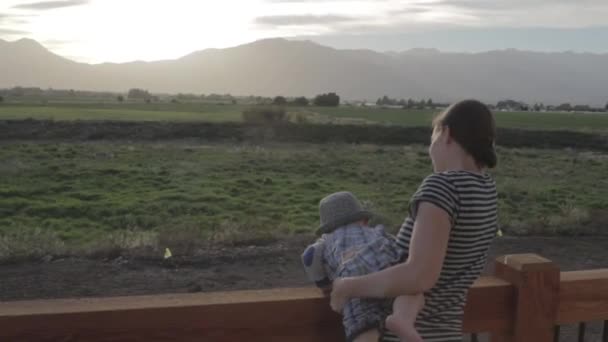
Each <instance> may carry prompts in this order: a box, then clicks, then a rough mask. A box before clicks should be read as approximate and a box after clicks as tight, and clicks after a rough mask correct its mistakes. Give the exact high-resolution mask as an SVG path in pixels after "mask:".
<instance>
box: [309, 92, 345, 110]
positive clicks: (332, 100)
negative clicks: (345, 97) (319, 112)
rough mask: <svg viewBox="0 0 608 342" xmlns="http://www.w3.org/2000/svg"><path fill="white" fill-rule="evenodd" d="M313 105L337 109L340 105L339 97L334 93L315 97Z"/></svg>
mask: <svg viewBox="0 0 608 342" xmlns="http://www.w3.org/2000/svg"><path fill="white" fill-rule="evenodd" d="M314 104H315V106H326V107H337V106H338V105H340V96H338V95H337V94H336V93H328V94H321V95H317V97H315V101H314Z"/></svg>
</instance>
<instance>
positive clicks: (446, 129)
mask: <svg viewBox="0 0 608 342" xmlns="http://www.w3.org/2000/svg"><path fill="white" fill-rule="evenodd" d="M441 135H442V137H441V139H444V140H443V142H445V143H446V144H451V143H452V141H454V139H452V135H451V134H450V127H448V126H445V127H444V128H443V131H442V132H441Z"/></svg>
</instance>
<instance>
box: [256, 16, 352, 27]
mask: <svg viewBox="0 0 608 342" xmlns="http://www.w3.org/2000/svg"><path fill="white" fill-rule="evenodd" d="M355 20H356V19H355V18H352V17H347V16H341V15H274V16H263V17H257V18H256V19H255V21H256V23H257V24H260V25H270V26H307V25H333V24H340V23H345V22H352V21H355Z"/></svg>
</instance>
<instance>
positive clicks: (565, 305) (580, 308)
mask: <svg viewBox="0 0 608 342" xmlns="http://www.w3.org/2000/svg"><path fill="white" fill-rule="evenodd" d="M560 286H561V288H560V293H559V309H558V313H557V322H558V323H559V324H570V323H578V322H583V321H595V320H598V321H603V320H608V269H598V270H590V271H574V272H563V273H562V274H561V285H560Z"/></svg>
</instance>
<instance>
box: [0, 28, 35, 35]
mask: <svg viewBox="0 0 608 342" xmlns="http://www.w3.org/2000/svg"><path fill="white" fill-rule="evenodd" d="M29 33H30V32H27V31H22V30H15V29H9V28H2V27H0V35H6V36H15V35H25V34H29Z"/></svg>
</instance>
